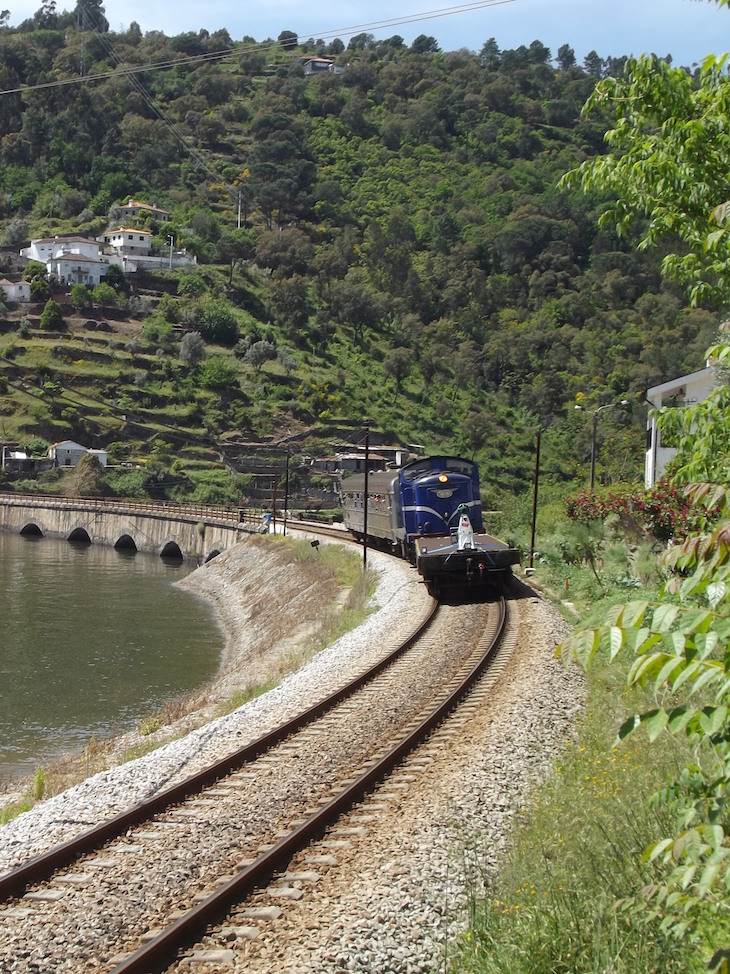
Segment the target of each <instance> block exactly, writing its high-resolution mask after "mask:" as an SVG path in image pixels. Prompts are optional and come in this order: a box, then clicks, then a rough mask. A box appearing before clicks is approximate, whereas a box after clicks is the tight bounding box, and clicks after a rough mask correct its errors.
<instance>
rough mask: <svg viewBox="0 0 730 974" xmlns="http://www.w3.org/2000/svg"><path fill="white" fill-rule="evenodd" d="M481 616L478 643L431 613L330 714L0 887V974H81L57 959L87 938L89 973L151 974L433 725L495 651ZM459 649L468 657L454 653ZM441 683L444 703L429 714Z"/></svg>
mask: <svg viewBox="0 0 730 974" xmlns="http://www.w3.org/2000/svg"><path fill="white" fill-rule="evenodd" d="M490 608H491V611H490V613H489V615H490V619H491V621H490V622H489V629H490V630H493V632H492V633H490V638H489V639H486V638H485V637H484V636H483V635H482V630H483V628H484V623H483V620H481V617H482V616H483V614H484V613H485V611H486V609H485V607H484V606H462V607H454V606H451V607H444V608H443V609H442V610H441V611H440V613H439V615H438V617H436V618H435V619H432V620H431V622H430V623H429V626H428V627H427V629H426V631H425V632H421V633H418V634H414V635H413V637H412V638H411V639H410V640H408V644H409V645H408V646H407V647H402V648H401V649H400V651H399V654H398V658H397V661H396V659H395V658H393V659H389V660H388V661H387V662H386V661H383V662H382V663H380V664H379V665H378V666H377V667H375V668H374V672H372V673H370V674H368V679H367V680H366V679H364V678H361V679H360V680H359V681H355V682H356V683H358V684H359V685H358V686H356V687H355V686H353V687H351V688H348V690H347V692H345V691H344V690H343V691H341V692H340V693H338V694H336V695H335V700H334V701H333V702H332V706H329V707H328V706H326V705H325V704H324V702H323V704H322V705H318V706H317V707H315V708H311V709H310V711H307V713H306V714H302V715H300V716H299V717H298V718H297V719H295V720H294V721H292V722H290V724H288V725H285V726H284V727H282V728H279V729H278V730H277V731H276V732H274V733H273V734H271V735H267V738H266V739H262V740H261V741H258V742H255V744H254V745H252V746H250V747H249V748H244V749H241V751H240V752H237V753H236V755H234V756H231V757H230V758H228V759H226V760H225V761H224V762H220V763H219V764H218V765H217V766H216V767H215V768H211V769H208V770H207V771H206V772H204V773H202V774H200V775H196V776H195V778H194V779H189V780H188V781H187V782H184V783H183V784H182V785H179V786H177V787H176V788H175V789H169V790H168V792H166V793H164V794H162V795H158V796H157V797H156V798H155V800H154V802H153V803H152V804H151V805H150V806H148V807H146V808H145V807H143V806H138V807H136V808H135V809H132V810H131V811H130V812H129V813H127V814H126V815H123V816H117V817H116V819H114V820H112V822H109V823H105V825H104V826H101V827H100V828H99V829H95V830H93V832H92V833H89V834H87V835H85V836H82V837H80V838H79V839H78V840H76V842H75V843H73V844H71V843H68V844H66V845H65V846H64V847H60V848H58V849H55V850H51V852H50V853H49V854H48V855H47V856H43V857H38V858H37V859H36V860H33V861H32V862H31V863H27V864H25V865H24V866H22V867H19V869H16V870H14V871H13V872H12V873H10V874H8V876H5V877H1V878H0V895H2V896H3V897H5V898H7V897H12V899H10V900H8V901H7V902H6V904H5V907H4V909H3V908H0V924H1V926H0V929H2V930H3V932H4V934H5V936H4V944H5V946H3V947H0V967H3V963H4V962H8V961H9V962H10V963H9V964H8V967H7V969H8V970H14V969H18V970H20V969H23V968H14V967H13V966H12V964H13V962H14V958H17V955H18V953H19V952H20V953H21V954H24V955H25V956H27V957H29V958H30V957H33V958H34V960H33V966H32V967H28V969H29V970H31V969H32V970H34V971H38V972H43V971H48V972H50V971H53V972H54V974H55V972H60V971H64V970H69V971H80V970H84V969H85V967H86V964H87V962H88V961H89V960H90V958H89V957H86V958H82V957H80V956H71V957H69V956H68V952H67V951H65V950H64V942H65V940H66V939H67V940H68V941H69V942H73V943H76V944H78V943H79V942H82V943H83V942H86V941H87V931H88V943H89V944H93V945H94V947H93V949H94V969H95V970H104V971H114V972H115V974H129V972H135V971H140V972H141V971H144V972H151V971H155V970H164V969H165V968H166V967H168V966H169V965H170V964H171V963H172V962H173V961H174V959H175V957H176V956H177V954H178V952H179V951H180V950H181V949H184V948H185V946H186V945H188V944H190V943H192V942H194V941H195V940H196V939H197V938H198V937H199V936H201V935H202V934H203V933H205V931H206V930H207V929H208V928H209V926H210V924H212V923H214V922H215V921H216V920H218V919H220V918H221V917H222V916H224V915H225V913H226V911H227V910H228V909H230V908H231V906H232V905H233V904H234V903H236V902H238V901H240V899H241V898H242V897H245V896H246V895H248V894H249V893H250V892H251V891H252V890H253V889H255V888H257V887H260V886H261V885H262V884H265V883H266V882H267V881H268V879H269V878H270V877H271V876H272V875H273V874H274V873H275V872H276V871H277V870H278V869H280V868H281V867H282V865H283V864H285V863H286V862H287V861H288V860H289V859H291V857H292V855H294V853H295V852H297V851H298V850H300V849H301V848H302V847H303V846H304V845H306V844H307V843H308V842H310V841H312V840H313V839H315V838H317V837H318V836H321V835H322V834H323V832H324V831H325V830H326V829H327V828H328V827H329V826H330V825H331V824H332V822H333V821H334V820H335V819H336V818H337V816H339V815H340V814H341V813H342V812H343V811H345V810H346V809H347V808H350V807H352V805H353V804H354V803H356V802H358V801H360V800H361V798H362V797H363V795H364V794H365V793H367V792H369V791H371V790H372V789H373V788H374V787H375V786H376V784H377V782H378V781H380V780H382V778H383V777H384V776H386V775H387V774H388V773H389V772H390V771H391V770H392V769H393V768H394V767H395V766H396V765H397V764H398V763H399V762H400V761H401V760H402V759H403V757H404V755H405V754H406V753H408V751H409V750H410V749H412V748H413V747H415V746H417V745H418V744H419V743H420V742H421V741H422V740H424V739H425V737H426V736H428V734H429V733H431V730H432V729H433V726H435V725H437V724H438V723H439V722H441V721H442V720H443V718H444V716H445V714H446V713H447V712H448V711H449V710H451V709H452V708H453V707H454V706H455V705H456V703H457V702H458V700H459V699H460V698H461V697H462V696H463V695H464V694H465V693H466V692H467V690H468V687H469V686H470V685H471V684H473V683H474V682H475V681H476V680H477V679H478V678H479V674H480V672H481V670H482V668H483V667H484V665H485V663H486V660H487V659H488V658H489V656H490V654H491V653H492V652H493V651H494V648H493V645H492V643H493V639H492V635H494V636H495V637H496V633H497V630H498V629H499V630H501V629H502V628H503V626H504V614H505V608H504V604H503V603H502V607H501V612H500V613H499V619H500V621H499V624H497V622H495V612H494V608H493V607H490ZM470 633H471V634H474V633H478V634H479V638H476V639H469V634H470ZM467 643H469V651H468V652H466V653H463V652H457V651H456V650H455V646H457V645H458V646H461V645H466V644H467ZM445 675H448V678H449V679H448V684H449V686H448V693H445V694H441V698H440V699H439V702H438V704H435V705H434V703H433V697H434V694H435V692H436V688H437V687H438V686H439V685H440V684H442V683H443V681H444V676H445ZM333 708H334V709H333ZM315 711H316V712H315ZM326 715H327V716H326ZM363 727H366V728H367V735H366V736H367V741H364V740H363V739H362V738H363V733H364V732H363ZM254 758H255V759H256V760H254ZM250 762H253V763H250ZM300 768H301V770H299V769H300ZM295 769H297V770H296V771H295ZM201 788H202V789H203V790H202V791H201V790H200V789H201ZM183 800H185V803H184V804H180V803H181V802H183ZM113 835H116V836H119V838H117V839H116V840H114V841H110V838H111V836H113ZM100 842H106V843H107V844H106V845H105V846H104V848H103V849H102V850H99V843H100ZM262 846H265V847H266V848H265V849H263V851H262ZM92 850H95V851H92ZM81 855H83V856H84V858H83V859H79V858H78V857H79V856H81ZM50 870H56V872H54V873H53V874H52V875H49V872H50ZM58 870H61V872H58ZM41 876H43V877H44V878H43V880H41ZM24 889H25V890H27V892H26V893H25V894H24V895H22V891H23V890H24ZM3 914H4V915H3ZM39 928H40V929H42V930H46V931H49V930H51V929H52V930H53V932H54V936H53V943H52V944H49V945H46V944H43V945H42V946H40V947H39V946H37V945H38V943H39V937H38V931H39ZM158 930H159V932H157V931H158ZM8 934H10V936H8ZM79 934H81V936H80V937H79ZM41 942H42V938H41ZM82 952H83V951H82ZM82 960H83V963H82Z"/></svg>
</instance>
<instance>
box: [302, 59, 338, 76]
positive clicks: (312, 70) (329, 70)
mask: <svg viewBox="0 0 730 974" xmlns="http://www.w3.org/2000/svg"><path fill="white" fill-rule="evenodd" d="M301 60H302V61H303V67H304V74H305V75H306V76H307V77H311V75H313V74H342V72H343V71H344V70H345V69H344V68H343V67H342V65H341V64H335V62H334V61H333V60H332V58H329V57H310V58H301Z"/></svg>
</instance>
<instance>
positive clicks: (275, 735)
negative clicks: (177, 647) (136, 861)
mask: <svg viewBox="0 0 730 974" xmlns="http://www.w3.org/2000/svg"><path fill="white" fill-rule="evenodd" d="M437 610H438V603H437V602H433V603H432V606H431V610H430V612H429V614H428V615H427V617H426V618H425V619H424V620H423V622H422V623H421V624H420V625H419V626H418V628H417V629H416V630H415V631H414V632H413V633H412V634H411V635H410V636H409V637H408V639H406V640H405V641H404V642H403V643H402V644H401V645H400V646H398V647H397V648H396V649H395V650H394V651H393V652H392V653H389V654H388V655H387V656H385V657H383V659H381V660H380V661H379V662H378V663H376V664H375V665H374V666H372V667H371V668H370V669H369V670H367V671H366V672H364V673H363V674H361V675H360V676H359V677H357V678H356V679H354V680H352V681H351V682H350V683H348V684H347V685H346V686H344V687H342V688H341V689H340V690H338V691H337V692H336V693H333V694H331V695H330V696H328V697H326V698H325V699H323V700H322V701H320V703H318V704H316V705H315V706H314V707H310V708H309V709H308V710H306V711H304V712H303V713H301V714H299V715H298V716H296V717H294V718H293V719H292V720H289V721H287V722H286V723H284V724H281V725H280V726H279V727H277V728H275V729H274V730H273V731H271V732H270V733H268V734H266V735H264V736H262V737H260V738H259V739H258V740H256V741H253V742H252V743H251V744H247V745H246V746H245V747H243V748H240V749H239V750H238V751H235V752H234V753H232V754H231V755H229V756H228V757H226V758H224V759H222V760H221V761H218V762H216V763H215V764H212V765H210V767H208V768H206V769H205V770H204V771H201V772H199V773H198V774H195V775H193V776H191V777H189V778H187V779H186V780H185V781H182V782H180V783H179V784H177V785H174V786H173V787H171V788H168V789H166V790H165V791H163V792H161V793H160V794H158V795H155V796H154V797H153V798H151V799H149V800H148V801H145V802H141V803H139V804H138V805H135V806H134V807H133V808H131V809H129V810H127V811H125V812H122V813H121V814H119V815H116V816H114V818H111V819H109V820H108V821H106V822H103V823H102V824H100V825H98V826H96V827H95V828H93V829H90V830H88V831H87V832H84V833H83V834H82V835H79V836H78V837H77V838H75V839H72V840H70V841H69V842H65V843H63V844H62V845H59V846H57V847H56V848H54V849H51V850H49V851H48V852H46V853H44V854H43V855H40V856H37V857H36V858H34V859H31V860H30V861H29V862H27V863H25V864H24V865H22V866H19V867H18V868H17V869H14V870H12V871H11V872H9V873H6V874H5V875H2V876H0V901H2V900H6V899H8V898H10V897H11V896H19V895H21V894H22V893H23V891H24V890H25V889H26V887H28V886H29V885H31V884H33V883H40V882H43V881H44V880H47V879H48V878H49V877H50V876H52V875H53V873H54V872H55V871H56V870H58V869H61V868H62V867H64V866H67V865H69V864H70V863H72V862H74V860H76V859H77V858H78V857H79V856H81V855H84V854H86V853H88V852H91V851H92V850H94V849H99V848H101V847H102V846H103V845H104V843H105V842H108V841H109V840H110V839H113V838H116V837H117V836H120V835H123V834H124V833H125V832H126V831H127V830H128V829H130V828H132V827H134V826H137V825H140V824H141V823H143V822H146V821H149V820H150V819H152V818H153V817H154V816H155V815H158V814H159V813H160V812H162V811H164V810H165V809H167V808H170V807H172V806H173V805H177V804H178V803H180V802H182V801H184V800H185V799H187V798H189V797H190V796H191V795H196V794H199V793H200V792H201V791H203V790H204V789H205V788H209V787H211V786H212V785H214V784H215V783H216V782H217V781H219V780H220V779H221V778H224V777H225V776H226V775H228V774H230V773H231V772H233V771H235V770H237V769H239V768H241V767H243V765H245V764H247V763H248V762H250V761H253V760H255V759H256V758H257V757H260V756H261V755H262V754H264V753H265V752H266V751H268V750H269V749H270V748H272V747H275V746H276V745H277V744H280V743H281V742H282V741H284V740H286V739H287V738H288V737H290V736H291V735H292V734H294V733H296V732H297V731H298V730H301V729H302V728H303V727H306V726H307V725H308V724H310V723H312V722H313V721H315V720H317V719H318V718H320V717H321V716H322V715H323V714H325V713H327V711H328V710H331V709H332V708H334V707H335V706H337V704H338V703H340V702H341V701H343V700H345V699H347V697H349V696H351V695H352V694H354V693H356V692H357V691H358V690H360V689H361V688H362V687H364V686H366V685H367V684H368V683H370V682H371V681H372V680H373V679H375V677H376V676H378V675H379V674H380V673H382V672H383V670H385V669H386V668H387V667H388V666H390V665H391V664H392V663H393V662H394V661H395V660H396V659H398V657H399V656H401V655H402V654H403V653H404V652H406V650H408V648H409V647H410V646H412V645H413V643H414V642H415V641H416V640H417V639H418V638H419V637H420V636H421V635H422V634H423V633H424V632H425V631H426V630H427V629H428V627H429V625H430V624H431V622H432V620H433V618H434V616H435V614H436V612H437Z"/></svg>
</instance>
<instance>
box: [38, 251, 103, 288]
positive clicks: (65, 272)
mask: <svg viewBox="0 0 730 974" xmlns="http://www.w3.org/2000/svg"><path fill="white" fill-rule="evenodd" d="M46 267H47V269H48V273H49V274H50V275H52V276H53V277H55V278H56V280H57V281H60V283H61V284H86V285H88V286H89V287H96V285H97V284H99V283H100V281H101V279H102V277H106V273H107V271H108V270H109V263H108V262H107V261H105V260H100V259H99V258H98V257H87V256H85V255H84V254H78V253H74V252H73V251H60V252H59V253H57V254H54V256H53V257H51V258H50V260H48V261H47V262H46Z"/></svg>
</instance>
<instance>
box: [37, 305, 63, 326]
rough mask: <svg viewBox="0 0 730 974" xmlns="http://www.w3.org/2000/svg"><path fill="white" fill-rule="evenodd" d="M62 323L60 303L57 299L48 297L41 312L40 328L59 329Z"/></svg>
mask: <svg viewBox="0 0 730 974" xmlns="http://www.w3.org/2000/svg"><path fill="white" fill-rule="evenodd" d="M64 325H65V322H64V320H63V311H62V310H61V305H60V304H59V303H58V301H54V300H53V299H52V298H49V299H48V300H47V301H46V304H45V307H44V308H43V311H42V312H41V328H43V329H44V330H45V331H59V330H60V329H61V328H63V327H64Z"/></svg>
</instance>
